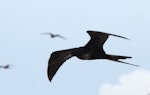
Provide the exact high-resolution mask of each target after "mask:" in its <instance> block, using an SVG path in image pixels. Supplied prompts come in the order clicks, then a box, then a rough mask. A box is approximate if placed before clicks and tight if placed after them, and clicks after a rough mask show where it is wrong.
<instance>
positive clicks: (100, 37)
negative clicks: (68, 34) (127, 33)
mask: <svg viewBox="0 0 150 95" xmlns="http://www.w3.org/2000/svg"><path fill="white" fill-rule="evenodd" d="M87 33H88V34H89V35H90V37H91V39H90V41H89V42H88V43H87V44H86V45H85V46H83V47H79V48H72V49H67V50H61V51H55V52H53V53H52V54H51V57H50V59H49V62H48V69H47V74H48V78H49V80H50V81H51V80H52V78H53V77H54V75H55V74H56V72H57V70H58V69H59V67H60V66H61V65H62V64H63V63H64V62H65V61H66V60H67V59H69V58H71V57H73V56H76V57H78V58H79V59H83V60H94V59H108V60H112V61H116V62H120V63H124V64H128V65H133V66H138V65H134V64H130V63H126V62H123V61H120V59H126V58H132V57H129V56H120V55H111V54H106V53H105V51H104V49H103V45H104V43H105V41H106V40H107V39H108V37H109V36H110V35H111V36H116V37H120V38H124V39H128V38H126V37H122V36H119V35H114V34H109V33H103V32H98V31H90V30H89V31H87ZM128 40H129V39H128Z"/></svg>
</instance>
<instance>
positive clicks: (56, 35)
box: [42, 33, 66, 39]
mask: <svg viewBox="0 0 150 95" xmlns="http://www.w3.org/2000/svg"><path fill="white" fill-rule="evenodd" d="M42 34H43V35H50V37H51V38H55V37H59V38H62V39H66V38H65V37H63V36H61V35H59V34H52V33H42Z"/></svg>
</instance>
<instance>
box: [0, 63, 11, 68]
mask: <svg viewBox="0 0 150 95" xmlns="http://www.w3.org/2000/svg"><path fill="white" fill-rule="evenodd" d="M0 68H4V69H9V68H10V65H9V64H7V65H2V66H0Z"/></svg>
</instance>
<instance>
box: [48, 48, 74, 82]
mask: <svg viewBox="0 0 150 95" xmlns="http://www.w3.org/2000/svg"><path fill="white" fill-rule="evenodd" d="M73 51H74V49H70V50H63V51H56V52H53V53H52V54H51V57H50V59H49V62H48V69H47V74H48V78H49V80H50V81H51V80H52V78H53V77H54V75H55V74H56V72H57V70H58V69H59V68H60V66H61V65H62V64H63V63H64V62H65V61H66V60H67V59H69V58H71V57H72V52H73Z"/></svg>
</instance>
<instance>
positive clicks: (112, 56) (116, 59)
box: [108, 55, 139, 67]
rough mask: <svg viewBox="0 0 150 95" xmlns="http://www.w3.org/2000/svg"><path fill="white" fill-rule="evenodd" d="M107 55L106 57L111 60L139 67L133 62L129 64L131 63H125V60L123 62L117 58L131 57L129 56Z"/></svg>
mask: <svg viewBox="0 0 150 95" xmlns="http://www.w3.org/2000/svg"><path fill="white" fill-rule="evenodd" d="M108 56H109V58H108V59H109V60H111V61H116V62H120V63H124V64H128V65H132V66H136V67H139V65H135V64H131V63H126V62H123V61H120V60H119V59H127V58H132V57H130V56H120V55H108Z"/></svg>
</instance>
